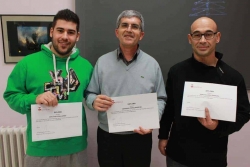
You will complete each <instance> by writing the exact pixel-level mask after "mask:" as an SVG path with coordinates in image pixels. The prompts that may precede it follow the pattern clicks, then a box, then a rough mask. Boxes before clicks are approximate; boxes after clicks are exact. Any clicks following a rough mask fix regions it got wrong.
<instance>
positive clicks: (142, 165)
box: [97, 127, 152, 167]
mask: <svg viewBox="0 0 250 167" xmlns="http://www.w3.org/2000/svg"><path fill="white" fill-rule="evenodd" d="M97 143H98V161H99V165H100V167H150V162H151V150H152V133H150V134H147V135H140V134H126V135H121V134H113V133H108V132H106V131H104V130H102V129H101V128H99V127H98V130H97Z"/></svg>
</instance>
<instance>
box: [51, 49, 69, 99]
mask: <svg viewBox="0 0 250 167" xmlns="http://www.w3.org/2000/svg"><path fill="white" fill-rule="evenodd" d="M52 55H53V65H54V73H55V78H56V82H58V78H57V71H56V57H55V55H54V54H52ZM69 59H70V56H69V57H68V58H67V61H66V71H67V81H68V84H67V95H69V65H68V64H69Z"/></svg>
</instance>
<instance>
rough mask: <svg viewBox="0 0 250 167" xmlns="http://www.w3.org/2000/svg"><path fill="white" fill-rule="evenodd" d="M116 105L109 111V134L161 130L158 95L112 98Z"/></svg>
mask: <svg viewBox="0 0 250 167" xmlns="http://www.w3.org/2000/svg"><path fill="white" fill-rule="evenodd" d="M111 98H112V100H114V104H113V105H112V106H111V107H110V108H109V110H107V116H108V125H109V132H111V133H112V132H124V131H134V130H135V129H139V126H141V127H142V128H144V129H155V128H159V114H158V105H157V95H156V93H149V94H140V95H131V96H120V97H111Z"/></svg>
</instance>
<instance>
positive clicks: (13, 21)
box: [1, 15, 54, 63]
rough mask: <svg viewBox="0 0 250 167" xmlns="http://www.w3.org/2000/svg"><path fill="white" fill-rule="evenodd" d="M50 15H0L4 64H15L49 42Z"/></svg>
mask: <svg viewBox="0 0 250 167" xmlns="http://www.w3.org/2000/svg"><path fill="white" fill-rule="evenodd" d="M53 18H54V16H52V15H1V26H2V36H3V51H4V62H5V63H17V62H18V61H19V60H21V59H22V58H23V57H25V56H26V55H29V54H32V53H35V52H37V51H40V47H41V44H46V43H49V42H50V41H51V38H50V34H49V32H50V28H51V25H52V21H53Z"/></svg>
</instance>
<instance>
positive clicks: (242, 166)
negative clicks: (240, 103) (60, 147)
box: [0, 0, 250, 167]
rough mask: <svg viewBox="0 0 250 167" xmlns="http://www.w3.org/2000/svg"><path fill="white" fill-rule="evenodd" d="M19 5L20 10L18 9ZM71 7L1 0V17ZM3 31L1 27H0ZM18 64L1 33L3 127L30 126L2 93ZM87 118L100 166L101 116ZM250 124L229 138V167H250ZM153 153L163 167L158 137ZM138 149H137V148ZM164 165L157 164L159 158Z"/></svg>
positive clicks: (93, 165)
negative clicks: (9, 58)
mask: <svg viewBox="0 0 250 167" xmlns="http://www.w3.org/2000/svg"><path fill="white" fill-rule="evenodd" d="M17 6H18V7H17ZM64 8H69V9H71V10H73V11H75V0H60V1H53V0H43V1H41V0H18V1H16V0H0V15H1V14H34V15H35V14H39V15H54V14H55V13H56V12H57V11H58V10H60V9H64ZM0 32H2V30H1V26H0ZM13 67H14V64H5V63H4V53H3V41H2V33H0V78H1V80H0V126H8V125H10V126H14V125H26V118H25V116H22V115H20V114H18V113H16V112H14V111H12V110H11V109H10V108H9V107H8V105H7V104H6V102H5V101H4V99H3V97H2V94H3V92H4V90H5V87H6V81H7V78H8V76H9V74H10V72H11V71H12V69H13ZM87 119H88V126H89V151H88V152H89V155H88V156H89V166H90V167H97V159H96V149H97V146H96V129H97V125H98V123H97V114H96V113H93V112H91V111H89V110H87ZM157 133H158V132H157V130H155V131H154V134H155V135H154V136H157ZM249 138H250V123H248V124H247V125H245V126H244V127H243V129H242V130H241V131H240V132H237V133H234V134H233V135H231V136H230V138H229V152H228V162H229V165H228V167H249V166H250V159H249V158H248V157H249V154H250V142H249ZM153 140H154V144H153V149H154V150H155V151H153V154H152V167H163V166H165V165H160V166H159V165H157V166H154V165H153V164H165V158H164V157H162V156H161V155H160V154H159V152H158V150H157V139H156V138H154V139H153ZM135 149H136V148H135ZM159 156H161V157H160V161H161V162H155V160H156V159H158V161H159Z"/></svg>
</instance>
